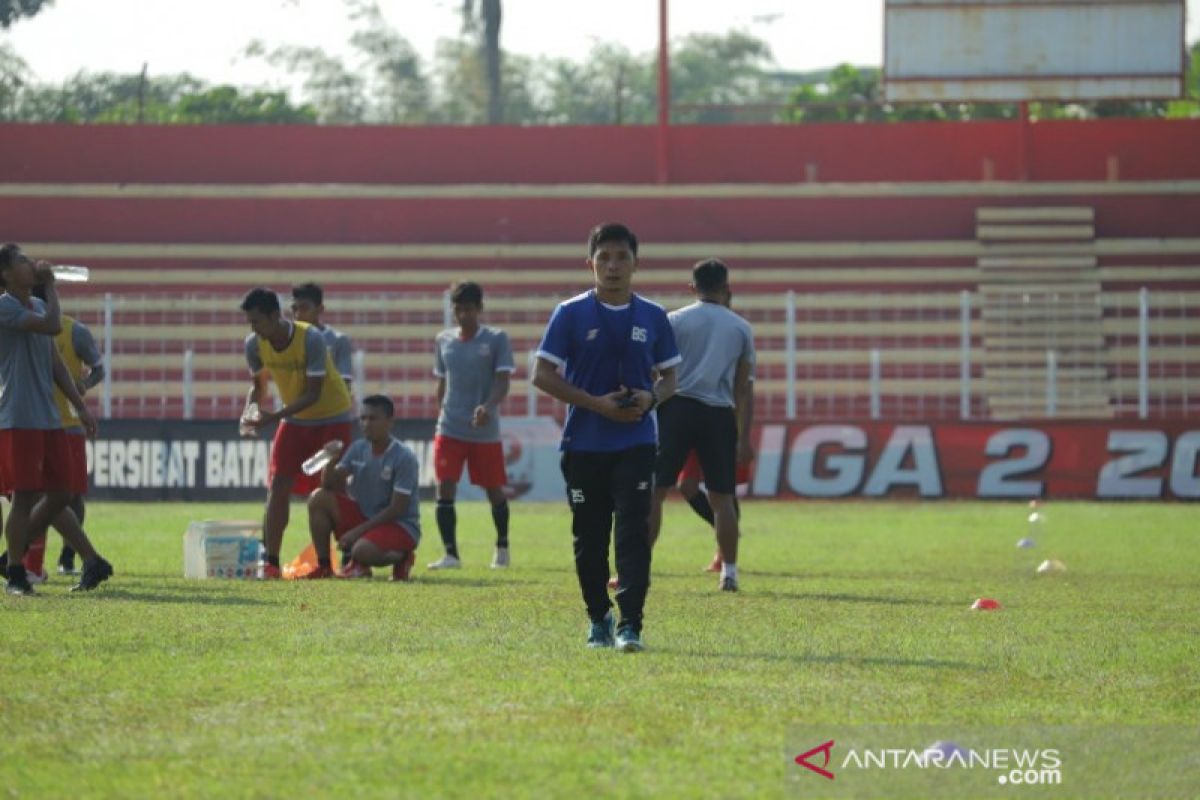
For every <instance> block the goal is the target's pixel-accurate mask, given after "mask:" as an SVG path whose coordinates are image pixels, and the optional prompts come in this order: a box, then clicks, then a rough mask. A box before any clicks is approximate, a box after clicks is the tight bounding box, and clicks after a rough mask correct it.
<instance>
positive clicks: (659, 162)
mask: <svg viewBox="0 0 1200 800" xmlns="http://www.w3.org/2000/svg"><path fill="white" fill-rule="evenodd" d="M670 127H671V51H670V37H668V36H667V0H658V141H657V142H656V145H657V146H656V150H655V161H656V164H655V166H656V167H657V177H658V182H659V183H666V182H667V180H668V179H669V177H670V166H669V163H668V162H669V158H670V151H669V149H668V146H667V135H668V134H669V133H670Z"/></svg>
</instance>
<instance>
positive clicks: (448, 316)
mask: <svg viewBox="0 0 1200 800" xmlns="http://www.w3.org/2000/svg"><path fill="white" fill-rule="evenodd" d="M453 324H454V305H453V304H452V303H451V302H450V290H449V289H447V290H445V291H444V292H442V327H443V328H449V327H450V326H451V325H453Z"/></svg>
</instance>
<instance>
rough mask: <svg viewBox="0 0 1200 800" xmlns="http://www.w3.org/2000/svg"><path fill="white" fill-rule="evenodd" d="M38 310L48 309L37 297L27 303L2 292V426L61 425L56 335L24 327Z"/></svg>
mask: <svg viewBox="0 0 1200 800" xmlns="http://www.w3.org/2000/svg"><path fill="white" fill-rule="evenodd" d="M35 313H36V314H45V313H46V304H45V303H43V302H42V301H41V300H39V299H38V298H36V297H32V298H30V305H29V306H25V305H23V304H22V303H21V301H20V300H18V299H17V298H16V297H13V296H12V295H11V294H9V293H8V292H5V293H4V294H2V295H0V429H4V430H10V429H13V428H25V429H29V430H56V429H58V428H61V427H62V420H61V419H59V416H58V408H57V407H56V406H55V405H54V337H53V336H47V335H46V334H44V333H31V332H29V331H26V330H23V329H22V327H21V326H22V325H23V324H24V322H25V320H26V318H28V317H29V316H30V315H32V314H35Z"/></svg>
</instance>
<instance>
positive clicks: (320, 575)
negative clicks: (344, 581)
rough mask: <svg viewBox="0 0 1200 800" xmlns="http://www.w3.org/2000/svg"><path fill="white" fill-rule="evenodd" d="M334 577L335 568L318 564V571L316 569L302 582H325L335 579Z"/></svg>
mask: <svg viewBox="0 0 1200 800" xmlns="http://www.w3.org/2000/svg"><path fill="white" fill-rule="evenodd" d="M333 577H336V576H335V575H334V574H333V567H327V566H325V565H323V564H318V565H317V568H316V569H314V570H313V571H312V572H310V573H308V574H307V575H305V576H304V577H303V578H301V579H300V580H304V581H323V580H326V579H327V578H333Z"/></svg>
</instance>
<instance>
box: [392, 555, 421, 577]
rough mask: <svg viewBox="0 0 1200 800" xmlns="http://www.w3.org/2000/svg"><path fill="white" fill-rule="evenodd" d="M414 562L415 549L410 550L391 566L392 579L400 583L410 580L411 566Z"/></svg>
mask: <svg viewBox="0 0 1200 800" xmlns="http://www.w3.org/2000/svg"><path fill="white" fill-rule="evenodd" d="M415 563H417V553H416V551H415V550H410V551H409V552H408V557H407V558H405V559H404V560H403V561H401V562H400V563H399V564H396V565H395V566H393V567H392V580H394V581H400V582H402V583H407V582H408V581H410V580H412V568H413V564H415Z"/></svg>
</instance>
